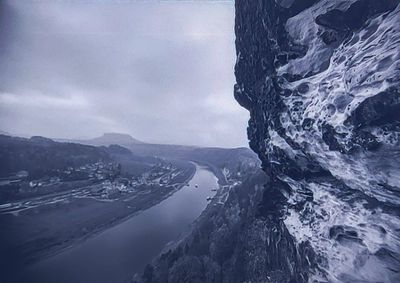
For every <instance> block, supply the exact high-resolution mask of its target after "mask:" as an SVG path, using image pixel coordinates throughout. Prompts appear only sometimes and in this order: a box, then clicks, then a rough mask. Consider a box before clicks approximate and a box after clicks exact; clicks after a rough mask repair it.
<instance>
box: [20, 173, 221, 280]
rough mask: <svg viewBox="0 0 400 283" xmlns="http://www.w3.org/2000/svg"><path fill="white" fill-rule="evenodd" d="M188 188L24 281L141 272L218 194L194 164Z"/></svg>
mask: <svg viewBox="0 0 400 283" xmlns="http://www.w3.org/2000/svg"><path fill="white" fill-rule="evenodd" d="M196 167H197V168H196V173H195V175H194V176H193V178H192V179H191V181H190V182H189V186H184V187H183V188H182V189H180V190H179V191H177V192H176V193H174V194H173V195H171V196H170V197H169V198H167V199H165V200H164V201H162V202H161V203H159V204H157V205H155V206H153V207H151V208H149V209H147V210H145V211H143V212H141V213H139V214H137V215H135V216H133V217H131V218H129V219H128V220H126V221H124V222H122V223H120V224H118V225H116V226H114V227H112V228H110V229H107V230H105V231H104V232H102V233H100V234H98V235H96V236H94V237H92V238H89V239H88V240H87V241H84V242H82V243H80V244H78V245H76V246H74V247H72V248H70V249H67V250H65V251H63V252H62V253H59V254H57V255H55V256H53V257H50V258H47V259H45V260H43V261H40V262H38V263H36V264H34V265H32V266H30V267H29V268H27V270H26V271H25V272H24V273H23V275H21V276H22V278H21V282H31V283H36V282H38V283H39V282H40V283H53V282H57V283H89V282H96V283H103V282H104V283H110V282H112V283H114V282H124V281H126V280H128V279H129V278H131V277H132V275H133V274H135V273H139V274H140V273H141V272H142V271H143V269H144V267H145V266H146V264H147V263H149V262H151V260H152V259H153V258H155V257H156V256H157V255H158V254H160V252H161V251H162V250H163V249H165V248H166V246H167V245H169V244H171V242H173V241H174V240H176V239H178V238H179V236H180V235H181V234H182V233H184V232H185V231H187V230H188V228H189V226H190V224H191V223H192V222H193V221H194V220H195V219H196V218H197V217H199V216H200V214H201V212H202V211H203V210H204V209H205V207H206V206H207V197H209V196H213V195H215V191H212V189H215V188H217V187H218V184H217V178H216V177H215V175H214V174H213V173H211V172H210V171H208V170H207V169H206V168H204V167H201V166H196Z"/></svg>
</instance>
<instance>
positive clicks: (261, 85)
mask: <svg viewBox="0 0 400 283" xmlns="http://www.w3.org/2000/svg"><path fill="white" fill-rule="evenodd" d="M235 5H236V27H235V32H236V49H237V63H236V68H235V73H236V79H237V84H236V85H235V98H236V100H237V101H238V102H239V103H240V105H242V106H243V107H245V108H247V109H248V110H249V112H250V117H251V118H250V121H249V127H248V136H249V139H250V147H251V148H252V149H253V150H254V151H255V152H256V153H257V154H258V156H259V158H260V159H261V161H262V167H263V170H264V171H265V173H266V178H264V177H263V178H260V177H259V178H258V179H257V178H256V175H254V176H252V175H253V174H254V173H252V172H247V174H248V175H246V176H244V177H245V178H244V179H245V180H246V181H244V182H243V183H242V184H241V185H240V186H237V187H235V189H234V190H231V191H229V193H228V197H227V199H226V201H225V202H224V204H223V205H222V206H217V207H213V208H208V209H207V210H206V212H205V214H204V215H203V216H202V217H201V219H200V220H199V221H198V223H197V224H196V225H195V228H194V231H193V232H192V233H190V235H189V236H188V237H187V238H186V239H185V240H183V241H182V242H181V243H180V244H178V246H177V248H176V249H174V250H171V251H169V252H168V253H166V254H164V255H163V256H161V257H160V258H159V259H157V260H156V262H155V263H154V264H153V265H152V266H149V267H148V268H147V269H146V272H145V274H144V276H143V278H142V281H143V282H174V283H175V282H229V283H231V282H241V283H242V282H274V283H275V282H287V283H289V282H290V283H294V282H400V141H399V133H400V112H399V111H400V96H399V95H400V94H399V91H400V90H399V89H400V82H399V79H400V5H399V1H398V0H379V1H378V0H319V1H318V0H251V1H250V0H236V3H235ZM261 182H264V183H265V185H264V186H263V187H262V186H260V183H261Z"/></svg>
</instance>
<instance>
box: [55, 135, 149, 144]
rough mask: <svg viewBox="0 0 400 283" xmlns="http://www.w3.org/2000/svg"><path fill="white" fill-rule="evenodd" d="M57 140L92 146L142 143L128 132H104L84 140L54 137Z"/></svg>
mask: <svg viewBox="0 0 400 283" xmlns="http://www.w3.org/2000/svg"><path fill="white" fill-rule="evenodd" d="M55 140H56V141H59V142H72V143H80V144H86V145H94V146H109V145H112V144H117V145H121V146H129V145H134V144H143V142H142V141H139V140H137V139H135V138H133V137H132V136H131V135H128V134H121V133H104V134H103V135H102V136H100V137H97V138H93V139H86V140H74V139H55Z"/></svg>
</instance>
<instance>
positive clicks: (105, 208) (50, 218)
mask: <svg viewBox="0 0 400 283" xmlns="http://www.w3.org/2000/svg"><path fill="white" fill-rule="evenodd" d="M195 172H196V168H195V166H194V165H193V164H192V163H187V165H186V166H185V167H184V168H183V169H182V170H181V174H180V175H179V176H178V178H177V180H176V182H177V183H175V184H174V185H171V186H157V185H147V186H141V187H138V188H137V193H135V194H132V195H127V196H126V197H124V198H120V199H117V200H98V199H95V198H90V197H76V196H75V197H74V196H73V195H66V196H65V197H64V198H63V199H62V201H59V200H57V201H54V200H53V201H52V200H51V199H49V200H47V201H46V202H45V203H43V204H40V205H38V206H35V207H32V208H30V209H25V210H22V211H19V212H18V213H3V214H0V223H1V226H2V233H1V235H0V253H1V256H0V261H1V262H0V263H1V266H2V272H1V273H3V274H2V278H7V277H10V276H12V274H17V273H19V272H20V271H21V270H23V269H24V268H26V267H27V266H29V265H32V264H34V263H36V262H39V261H42V260H43V259H46V258H49V257H52V256H54V255H57V254H59V253H62V252H65V250H67V249H69V248H71V247H74V246H76V245H78V244H80V243H82V242H84V241H87V240H89V239H91V238H92V237H93V236H95V235H98V234H100V233H101V232H103V231H105V230H107V229H110V228H111V227H113V226H115V225H117V224H119V223H122V222H124V221H126V220H127V219H129V218H131V217H132V216H134V215H137V214H138V213H139V212H141V211H143V210H146V209H148V208H150V207H152V206H154V205H156V204H158V203H160V202H162V201H163V200H165V199H166V198H168V197H169V196H171V195H172V194H174V193H175V192H177V191H178V190H180V189H181V188H182V187H184V186H185V185H186V184H187V183H188V182H189V180H191V179H192V177H193V176H194V174H195ZM178 181H179V183H178ZM5 272H6V274H4V273H5ZM6 282H7V281H6Z"/></svg>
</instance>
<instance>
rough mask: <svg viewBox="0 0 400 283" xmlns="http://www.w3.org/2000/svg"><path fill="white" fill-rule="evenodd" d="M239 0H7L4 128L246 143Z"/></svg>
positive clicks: (1, 10) (1, 23)
mask: <svg viewBox="0 0 400 283" xmlns="http://www.w3.org/2000/svg"><path fill="white" fill-rule="evenodd" d="M234 39H235V38H234V5H233V3H232V2H218V3H211V2H200V3H199V2H197V3H196V2H179V1H163V2H155V1H154V2H150V3H149V2H147V3H143V2H133V1H118V0H115V1H114V2H113V3H111V2H107V1H104V0H103V1H95V0H82V1H71V0H64V1H60V0H53V1H50V0H42V1H38V0H36V1H34V0H32V1H14V0H9V1H4V0H1V1H0V62H1V63H0V129H1V130H4V131H7V132H11V133H16V134H25V135H43V136H48V137H57V138H90V137H95V136H98V135H101V134H102V133H103V132H123V133H129V134H131V135H132V136H134V137H136V138H138V139H141V140H143V141H148V142H158V143H176V144H195V145H204V146H224V147H235V146H247V138H246V127H247V120H248V113H247V111H245V110H244V109H242V108H240V107H239V106H238V104H237V103H236V102H235V100H234V99H233V94H232V93H233V85H234V82H235V78H234V74H233V68H234V62H235V47H234Z"/></svg>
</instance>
